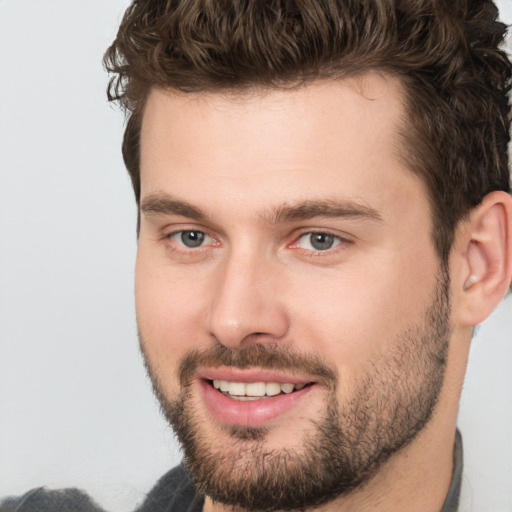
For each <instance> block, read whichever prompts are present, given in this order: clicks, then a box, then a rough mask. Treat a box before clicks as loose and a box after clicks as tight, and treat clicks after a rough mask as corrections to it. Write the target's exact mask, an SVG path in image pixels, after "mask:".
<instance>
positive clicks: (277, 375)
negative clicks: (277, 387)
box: [197, 366, 315, 384]
mask: <svg viewBox="0 0 512 512" xmlns="http://www.w3.org/2000/svg"><path fill="white" fill-rule="evenodd" d="M197 375H198V377H199V378H201V379H205V380H225V381H228V382H245V383H247V382H278V383H281V384H284V383H289V384H309V383H311V382H315V381H314V379H311V378H308V377H300V376H296V375H295V376H294V375H291V374H289V373H285V372H279V371H275V370H263V369H261V368H247V369H240V368H235V367H227V366H220V367H219V368H202V369H199V370H198V372H197Z"/></svg>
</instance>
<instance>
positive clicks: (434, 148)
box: [104, 0, 512, 262]
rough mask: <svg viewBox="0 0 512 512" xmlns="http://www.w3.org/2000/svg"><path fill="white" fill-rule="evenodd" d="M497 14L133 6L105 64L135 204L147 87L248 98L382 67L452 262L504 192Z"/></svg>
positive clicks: (365, 6)
mask: <svg viewBox="0 0 512 512" xmlns="http://www.w3.org/2000/svg"><path fill="white" fill-rule="evenodd" d="M497 16H498V10H497V8H496V6H495V4H494V3H493V2H492V1H489V0H134V1H133V3H132V4H131V6H130V7H129V8H128V9H127V11H126V13H125V15H124V17H123V20H122V22H121V25H120V28H119V32H118V34H117V37H116V39H115V41H114V42H113V44H112V45H111V46H110V47H109V48H108V50H107V52H106V54H105V57H104V65H105V67H106V69H107V70H108V71H109V72H110V73H111V78H110V82H109V86H108V98H109V100H110V101H117V102H119V104H120V105H121V106H122V108H123V109H124V110H125V111H126V113H127V115H128V121H127V125H126V130H125V135H124V140H123V157H124V161H125V164H126V167H127V169H128V172H129V174H130V177H131V180H132V183H133V188H134V191H135V197H136V199H137V202H138V201H139V199H140V172H139V137H140V128H141V120H142V115H143V111H144V104H145V100H146V98H147V96H148V93H149V91H150V90H151V89H152V88H155V87H156V88H171V89H176V90H180V91H184V92H202V91H209V92H215V91H232V92H237V91H240V92H243V91H244V90H247V89H250V88H255V87H263V88H282V87H291V86H294V85H300V84H303V83H308V82H311V81H314V80H317V79H341V78H343V77H347V76H355V75H358V74H362V73H364V72H367V71H370V70H380V71H382V72H384V73H387V74H391V75H393V76H398V77H399V78H400V79H401V81H402V83H403V85H404V89H405V105H406V109H407V113H408V119H407V120H406V126H404V127H403V129H402V134H401V135H402V141H403V144H404V151H403V153H404V158H405V161H406V164H407V165H408V167H409V168H410V169H411V170H412V171H413V172H416V173H418V174H419V175H420V176H421V177H422V179H423V181H424V182H425V184H426V187H427V190H428V193H429V195H430V201H431V204H432V210H433V223H434V228H433V240H434V243H435V246H436V249H437V251H438V254H439V256H440V258H441V260H442V261H443V262H446V261H447V259H448V255H449V252H450V248H451V245H452V243H453V237H454V232H455V227H456V226H457V223H458V222H459V221H460V220H461V219H462V218H464V217H465V216H466V215H467V214H468V213H469V211H470V210H471V209H472V208H473V207H475V206H476V205H478V204H479V203H480V202H481V201H482V199H483V197H484V196H485V195H486V194H488V193H489V192H491V191H493V190H504V191H507V192H510V174H509V167H508V152H507V146H508V142H509V138H510V135H509V124H510V107H509V99H508V95H509V91H510V88H511V69H512V68H511V63H510V60H509V59H508V57H507V55H506V53H505V52H504V50H503V49H501V45H502V43H503V40H504V35H505V32H506V26H505V25H504V24H503V23H501V22H499V21H498V20H497Z"/></svg>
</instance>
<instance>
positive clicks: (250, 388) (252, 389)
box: [213, 379, 306, 400]
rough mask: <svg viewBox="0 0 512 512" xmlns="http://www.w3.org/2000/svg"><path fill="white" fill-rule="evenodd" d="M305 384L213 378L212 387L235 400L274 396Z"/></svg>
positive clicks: (295, 389) (300, 387) (297, 388)
mask: <svg viewBox="0 0 512 512" xmlns="http://www.w3.org/2000/svg"><path fill="white" fill-rule="evenodd" d="M305 385H306V384H291V383H289V382H285V383H283V384H280V383H278V382H247V383H245V382H229V381H227V380H219V379H215V380H214V381H213V387H214V388H215V389H219V390H220V391H222V392H223V393H228V394H229V395H231V397H232V398H235V399H236V400H257V399H258V398H261V397H264V396H265V395H266V396H276V395H279V394H280V393H286V394H288V393H291V392H292V391H298V390H299V389H302V388H303V387H304V386H305Z"/></svg>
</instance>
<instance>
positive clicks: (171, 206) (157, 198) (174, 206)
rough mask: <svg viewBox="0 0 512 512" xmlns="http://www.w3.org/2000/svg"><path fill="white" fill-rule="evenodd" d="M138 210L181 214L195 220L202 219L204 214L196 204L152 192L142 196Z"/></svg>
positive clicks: (148, 212)
mask: <svg viewBox="0 0 512 512" xmlns="http://www.w3.org/2000/svg"><path fill="white" fill-rule="evenodd" d="M140 211H141V212H142V213H144V214H146V215H154V214H163V215H181V216H182V217H188V218H190V219H195V220H204V219H206V215H205V213H204V212H202V211H201V210H200V209H199V208H197V207H196V206H193V205H191V204H190V203H187V202H186V201H181V200H179V199H174V198H173V197H171V196H168V195H167V194H152V195H150V196H148V197H146V198H144V199H143V200H142V202H141V205H140Z"/></svg>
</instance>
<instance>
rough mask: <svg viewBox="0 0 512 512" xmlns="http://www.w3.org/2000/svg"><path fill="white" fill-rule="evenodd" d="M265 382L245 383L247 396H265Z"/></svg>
mask: <svg viewBox="0 0 512 512" xmlns="http://www.w3.org/2000/svg"><path fill="white" fill-rule="evenodd" d="M265 388H266V386H265V383H264V382H249V383H247V384H246V385H245V394H246V396H263V395H265Z"/></svg>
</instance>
